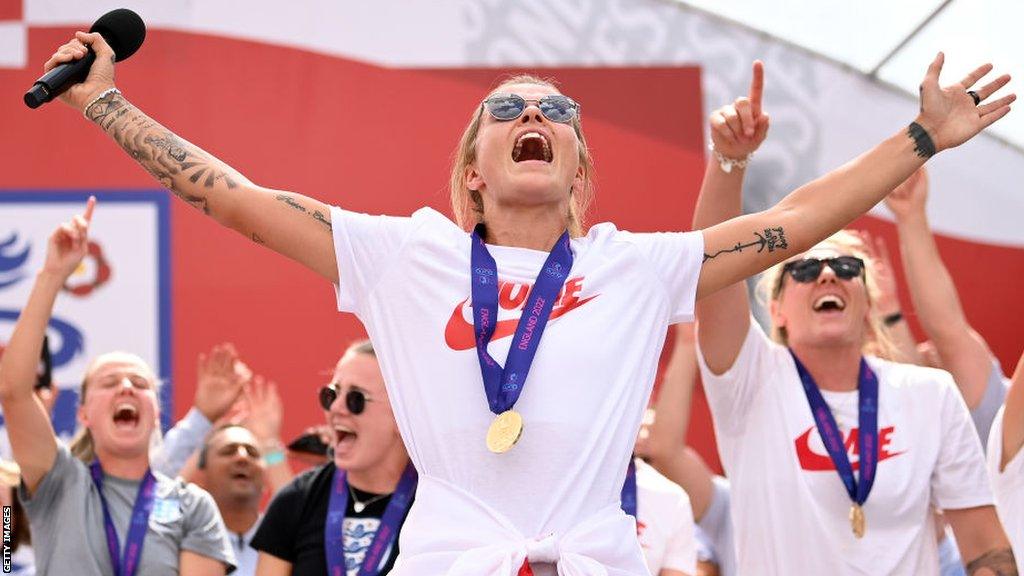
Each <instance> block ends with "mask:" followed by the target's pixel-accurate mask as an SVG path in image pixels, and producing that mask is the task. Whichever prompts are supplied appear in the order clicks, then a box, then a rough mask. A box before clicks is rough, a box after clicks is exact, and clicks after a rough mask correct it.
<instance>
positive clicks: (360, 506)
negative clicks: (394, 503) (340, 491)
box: [348, 484, 391, 514]
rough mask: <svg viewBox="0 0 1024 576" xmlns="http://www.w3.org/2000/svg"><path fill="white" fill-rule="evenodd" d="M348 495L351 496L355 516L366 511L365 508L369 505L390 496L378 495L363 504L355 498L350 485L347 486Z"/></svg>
mask: <svg viewBox="0 0 1024 576" xmlns="http://www.w3.org/2000/svg"><path fill="white" fill-rule="evenodd" d="M348 493H349V495H350V496H352V509H353V510H355V511H356V514H362V513H363V510H366V507H367V506H369V505H370V504H373V503H374V502H377V501H378V500H382V499H384V498H387V497H388V496H391V494H378V495H376V496H374V497H373V498H370V499H369V500H366V501H365V502H360V501H359V498H358V497H357V496H356V493H355V492H354V491H353V490H352V485H351V484H349V485H348Z"/></svg>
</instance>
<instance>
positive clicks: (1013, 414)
mask: <svg viewBox="0 0 1024 576" xmlns="http://www.w3.org/2000/svg"><path fill="white" fill-rule="evenodd" d="M1022 447H1024V354H1022V355H1021V357H1020V360H1019V361H1017V369H1016V370H1015V371H1014V372H1013V383H1012V384H1011V385H1010V390H1009V392H1007V393H1006V404H1004V408H1003V453H1002V454H1001V455H1000V459H999V469H1000V470H1002V469H1003V468H1005V467H1006V465H1007V464H1009V463H1010V460H1013V458H1014V456H1016V455H1017V453H1018V452H1020V449H1021V448H1022ZM1021 553H1022V554H1024V551H1022V552H1021Z"/></svg>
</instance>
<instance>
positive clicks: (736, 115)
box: [693, 62, 774, 374]
mask: <svg viewBox="0 0 1024 576" xmlns="http://www.w3.org/2000/svg"><path fill="white" fill-rule="evenodd" d="M763 94H764V66H763V65H762V64H761V62H754V69H753V75H752V79H751V81H750V94H749V95H748V96H747V97H746V98H738V99H737V100H736V101H735V102H734V103H733V104H731V105H728V106H724V107H722V108H719V109H718V110H716V111H715V112H713V113H712V114H711V118H710V125H711V142H712V144H713V145H714V152H715V156H716V157H715V158H713V159H711V160H710V161H709V162H708V165H707V168H706V169H705V171H704V183H703V184H702V185H701V189H700V195H699V196H698V197H697V208H696V210H695V211H694V215H693V228H694V229H705V235H704V241H705V253H706V254H705V256H704V268H703V269H702V270H701V279H700V286H698V289H697V292H698V297H700V296H706V297H704V298H702V299H701V300H700V301H698V302H697V321H698V329H697V338H698V339H699V340H700V347H701V352H702V353H703V354H704V361H705V362H706V363H707V365H708V368H710V369H711V371H712V372H714V373H716V374H720V373H722V372H725V371H726V370H728V368H729V367H730V366H732V363H733V362H734V361H735V360H736V356H737V354H739V351H740V346H742V344H743V339H744V338H745V337H746V335H747V330H748V329H749V328H750V303H749V302H748V301H747V287H746V285H744V284H743V282H740V280H742V278H736V279H735V281H734V282H733V283H732V285H725V284H723V285H721V286H718V287H719V288H722V290H721V291H719V292H717V293H715V294H713V295H710V296H708V294H710V293H711V292H712V291H711V290H706V289H707V287H708V286H709V285H708V284H706V282H707V280H706V278H707V275H708V273H709V271H711V270H713V269H714V267H715V266H709V265H708V262H709V261H716V260H718V259H719V258H723V259H728V258H729V257H730V256H732V255H731V254H729V253H730V252H732V251H737V250H746V252H750V251H751V250H749V249H744V248H742V247H741V246H739V244H737V245H736V246H733V247H730V248H721V249H714V248H711V246H714V244H711V243H710V242H713V241H714V238H715V237H716V236H715V235H714V234H712V235H711V236H709V230H715V229H717V226H716V225H720V223H722V222H726V221H730V222H731V221H732V220H731V219H734V218H736V217H738V216H740V214H741V213H742V208H743V201H742V189H743V176H744V173H745V171H746V170H745V168H744V167H743V166H739V165H736V164H730V163H729V160H739V161H741V162H742V161H744V160H745V159H747V158H748V157H749V155H750V154H753V152H754V151H755V150H757V148H758V147H759V146H760V145H761V143H762V142H763V141H764V139H765V136H767V134H768V126H769V118H768V115H767V114H765V113H764V111H763V110H762V104H761V100H762V95H763ZM720 159H725V161H724V162H723V161H720ZM727 167H728V168H729V170H728V171H726V168H727ZM715 234H717V233H715ZM773 246H774V245H773ZM772 249H773V250H774V248H772ZM702 289H704V291H702Z"/></svg>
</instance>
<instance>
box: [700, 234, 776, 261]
mask: <svg viewBox="0 0 1024 576" xmlns="http://www.w3.org/2000/svg"><path fill="white" fill-rule="evenodd" d="M754 236H756V237H757V240H753V241H751V242H747V243H746V244H744V243H742V242H737V243H736V245H735V246H733V247H732V248H726V249H724V250H719V251H718V252H715V253H714V254H708V253H706V252H705V253H704V262H707V261H708V260H711V259H712V258H716V257H718V256H721V255H722V254H728V253H730V252H743V249H744V248H753V247H755V246H756V247H757V253H758V254H760V253H761V252H764V250H765V249H766V248H767V249H768V251H769V252H775V251H776V250H785V249H787V248H789V244H788V243H787V242H786V234H785V233H784V232H783V230H782V227H781V226H780V227H778V228H765V229H764V233H763V234H762V233H759V232H754Z"/></svg>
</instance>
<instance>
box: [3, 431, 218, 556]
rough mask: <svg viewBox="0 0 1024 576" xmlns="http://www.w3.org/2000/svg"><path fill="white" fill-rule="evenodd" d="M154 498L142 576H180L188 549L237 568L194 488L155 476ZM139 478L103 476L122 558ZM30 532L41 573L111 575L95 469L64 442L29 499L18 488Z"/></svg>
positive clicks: (209, 500) (210, 504)
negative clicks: (91, 470) (182, 557)
mask: <svg viewBox="0 0 1024 576" xmlns="http://www.w3.org/2000/svg"><path fill="white" fill-rule="evenodd" d="M154 476H156V480H157V484H156V501H155V502H154V503H153V511H152V513H151V514H150V516H149V526H148V530H147V531H146V538H145V541H144V543H143V546H142V558H141V561H140V564H139V569H138V572H137V574H139V575H142V574H145V575H146V576H165V575H166V576H172V575H174V576H176V575H177V574H178V573H179V569H178V558H179V555H180V553H181V551H182V550H189V551H191V552H195V553H196V554H199V555H202V556H207V557H209V558H214V559H216V560H220V561H221V562H223V563H224V564H225V565H226V566H227V568H228V571H231V570H233V569H234V564H235V555H234V551H233V550H232V548H231V541H230V539H229V538H228V533H227V530H226V529H225V528H224V522H223V520H221V517H220V512H219V511H218V510H217V505H216V504H215V503H214V501H213V497H211V496H210V495H209V494H208V493H207V492H206V491H205V490H203V489H202V488H199V487H198V486H195V485H194V484H186V483H184V482H181V481H178V480H171V479H170V478H168V477H167V476H164V475H163V474H160V473H159V472H154ZM140 484H141V482H140V481H139V480H125V479H122V478H115V477H113V476H109V475H104V477H103V495H104V496H105V497H106V499H107V503H108V505H109V506H110V515H111V517H112V518H113V520H114V526H115V527H116V528H117V535H118V540H119V544H120V547H121V551H122V554H123V553H124V547H125V545H124V540H125V536H126V534H127V532H128V523H129V521H130V518H131V513H132V507H133V506H134V504H135V496H136V495H137V494H138V491H139V485H140ZM18 497H19V498H21V501H22V503H24V505H25V511H26V513H27V514H28V519H29V525H30V526H31V528H32V545H33V546H32V547H33V549H34V550H35V553H36V574H38V575H40V576H44V575H46V574H70V573H74V574H77V575H79V576H92V575H96V576H106V575H109V574H113V567H112V566H111V564H110V553H109V552H108V551H107V537H106V531H105V530H104V527H103V505H102V504H101V501H100V495H99V492H98V491H97V490H96V484H94V483H93V481H92V476H91V475H90V473H89V467H88V466H86V465H85V464H83V463H82V462H81V461H80V460H78V459H77V458H74V457H73V456H71V453H70V452H68V449H67V447H65V446H64V445H63V444H58V449H57V459H56V460H55V461H54V463H53V468H52V469H51V470H50V471H49V472H47V473H46V476H44V477H43V480H42V481H41V482H40V483H39V486H38V487H37V488H36V493H35V494H34V495H32V496H29V494H28V491H27V490H26V489H25V485H24V484H22V485H21V487H20V488H19V489H18Z"/></svg>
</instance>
